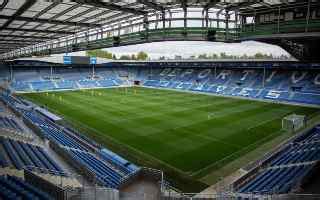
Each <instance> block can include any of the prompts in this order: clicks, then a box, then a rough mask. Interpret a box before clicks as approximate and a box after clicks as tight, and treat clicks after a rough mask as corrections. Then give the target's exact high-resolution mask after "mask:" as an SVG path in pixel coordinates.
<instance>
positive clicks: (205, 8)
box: [203, 0, 219, 10]
mask: <svg viewBox="0 0 320 200" xmlns="http://www.w3.org/2000/svg"><path fill="white" fill-rule="evenodd" d="M218 2H219V0H210V2H209V3H207V5H205V6H204V8H203V9H204V10H209V9H210V8H212V7H214V6H215V5H216V4H217V3H218Z"/></svg>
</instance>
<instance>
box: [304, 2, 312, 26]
mask: <svg viewBox="0 0 320 200" xmlns="http://www.w3.org/2000/svg"><path fill="white" fill-rule="evenodd" d="M310 6H311V0H308V10H307V16H306V27H305V32H308V29H309V20H310V11H311V9H310Z"/></svg>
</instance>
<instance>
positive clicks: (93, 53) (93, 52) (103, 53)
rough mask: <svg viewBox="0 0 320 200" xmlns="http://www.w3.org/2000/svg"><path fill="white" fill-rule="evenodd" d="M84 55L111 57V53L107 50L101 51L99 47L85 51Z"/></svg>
mask: <svg viewBox="0 0 320 200" xmlns="http://www.w3.org/2000/svg"><path fill="white" fill-rule="evenodd" d="M86 55H87V56H90V57H98V58H106V59H112V53H109V52H107V51H103V50H101V49H96V50H89V51H86Z"/></svg>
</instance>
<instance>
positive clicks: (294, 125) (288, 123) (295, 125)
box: [282, 114, 306, 131]
mask: <svg viewBox="0 0 320 200" xmlns="http://www.w3.org/2000/svg"><path fill="white" fill-rule="evenodd" d="M305 125H306V116H304V115H296V114H292V115H288V116H286V117H284V118H283V119H282V129H283V130H286V131H296V130H298V129H300V128H302V127H304V126H305Z"/></svg>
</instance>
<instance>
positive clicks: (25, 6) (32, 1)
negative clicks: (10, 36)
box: [0, 0, 37, 30]
mask: <svg viewBox="0 0 320 200" xmlns="http://www.w3.org/2000/svg"><path fill="white" fill-rule="evenodd" d="M36 2H37V1H36V0H27V1H26V2H25V3H24V4H23V5H22V6H21V7H20V8H19V9H18V10H17V11H16V12H15V13H14V14H13V15H12V16H11V17H10V19H9V20H8V21H6V23H4V24H3V25H2V26H1V28H0V30H3V29H5V28H7V27H8V26H9V25H10V24H11V23H12V22H13V21H14V20H15V19H16V17H19V16H20V15H22V14H23V13H24V12H25V11H27V10H28V9H29V8H31V7H32V6H33V5H34V4H35V3H36Z"/></svg>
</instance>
